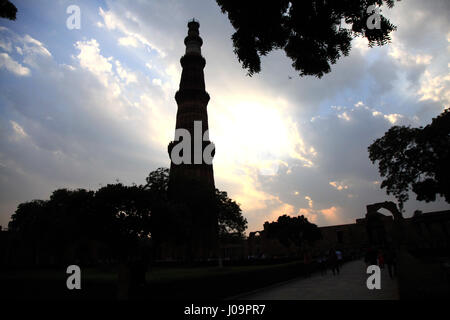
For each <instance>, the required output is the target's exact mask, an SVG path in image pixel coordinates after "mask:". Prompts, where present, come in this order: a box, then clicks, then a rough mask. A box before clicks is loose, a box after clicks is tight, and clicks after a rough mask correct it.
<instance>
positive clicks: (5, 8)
mask: <svg viewBox="0 0 450 320" xmlns="http://www.w3.org/2000/svg"><path fill="white" fill-rule="evenodd" d="M16 14H17V8H16V6H15V5H14V4H12V3H11V2H10V1H8V0H0V17H1V18H6V19H9V20H16Z"/></svg>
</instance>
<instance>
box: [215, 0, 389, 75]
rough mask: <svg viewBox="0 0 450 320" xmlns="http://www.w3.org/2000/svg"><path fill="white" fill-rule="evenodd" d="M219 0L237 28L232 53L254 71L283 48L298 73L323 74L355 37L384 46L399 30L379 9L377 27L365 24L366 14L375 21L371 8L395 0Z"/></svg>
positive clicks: (258, 70) (250, 73)
mask: <svg viewBox="0 0 450 320" xmlns="http://www.w3.org/2000/svg"><path fill="white" fill-rule="evenodd" d="M216 1H217V3H218V5H219V6H220V8H221V10H222V12H223V13H226V14H228V18H229V20H230V22H231V24H232V25H233V27H234V29H235V30H236V32H235V33H234V34H233V36H232V40H233V46H234V52H235V54H236V55H237V57H238V59H239V61H240V62H241V63H242V66H243V68H244V69H247V70H248V74H249V75H250V76H251V75H253V74H254V73H258V72H260V71H261V60H260V58H261V56H265V55H266V54H268V53H269V52H270V51H272V50H275V49H283V50H284V51H285V53H286V55H287V56H288V57H289V58H290V59H291V60H292V62H293V63H292V66H293V67H294V69H295V70H297V71H298V72H299V74H300V76H305V75H313V76H316V77H319V78H320V77H322V76H323V75H324V74H325V73H328V72H330V70H331V67H330V64H335V63H336V61H337V60H338V59H339V58H340V57H341V56H342V55H344V56H347V55H348V54H349V52H350V49H351V40H352V39H353V38H355V37H358V36H359V37H364V38H366V39H367V40H368V41H369V46H371V47H372V46H374V45H384V44H386V43H388V42H389V41H390V33H391V32H392V31H393V30H395V29H396V27H395V26H394V25H393V24H391V23H390V22H389V20H388V19H386V18H385V17H384V16H383V15H381V14H380V15H379V19H380V28H379V29H378V28H372V29H370V28H368V27H367V21H368V19H370V21H373V20H372V18H371V16H372V15H373V12H372V11H370V10H368V8H369V7H370V6H372V5H377V6H382V5H383V4H386V5H387V6H388V7H389V8H392V7H393V5H394V0H333V1H326V0H310V1H305V0H272V1H257V0H247V1H234V0H216ZM368 11H369V12H368Z"/></svg>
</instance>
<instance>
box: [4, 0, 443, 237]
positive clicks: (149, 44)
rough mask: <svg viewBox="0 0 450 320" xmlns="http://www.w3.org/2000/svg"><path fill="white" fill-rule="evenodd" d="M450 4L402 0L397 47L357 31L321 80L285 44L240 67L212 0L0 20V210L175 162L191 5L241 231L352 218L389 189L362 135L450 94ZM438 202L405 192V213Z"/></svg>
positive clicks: (224, 185)
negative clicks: (284, 222) (255, 66)
mask: <svg viewBox="0 0 450 320" xmlns="http://www.w3.org/2000/svg"><path fill="white" fill-rule="evenodd" d="M27 6H28V7H29V9H30V10H33V8H34V6H35V5H34V4H33V3H31V2H30V4H27ZM447 9H448V2H446V1H443V0H442V1H441V0H439V1H433V3H432V4H431V3H426V4H425V2H422V1H419V0H410V1H404V2H399V3H396V6H395V7H394V9H393V10H386V13H389V14H390V16H391V21H392V22H393V23H394V24H397V25H398V26H399V28H398V30H397V31H396V32H394V34H393V39H392V43H391V44H389V45H387V46H383V47H376V48H368V47H367V42H366V41H365V40H363V39H356V40H354V41H353V49H352V51H351V53H350V56H348V57H344V58H342V59H340V60H339V61H338V62H337V64H336V65H333V66H332V72H331V73H330V74H327V75H325V76H324V77H323V78H322V79H316V78H311V77H306V78H299V77H297V76H296V73H295V71H294V70H293V69H292V66H291V61H290V60H289V59H288V58H287V57H286V56H285V54H284V52H282V51H280V50H277V51H274V52H271V53H270V54H269V55H267V56H265V57H263V59H262V72H261V73H260V74H257V75H254V76H253V77H251V78H250V77H247V76H246V71H245V70H243V69H242V68H241V65H240V63H239V62H238V60H237V58H236V56H235V55H234V53H233V47H232V41H231V35H232V34H233V32H234V30H233V28H232V26H231V24H230V22H229V20H228V18H227V16H226V15H223V14H222V13H221V11H220V8H219V7H218V6H217V4H216V3H215V2H214V1H212V2H205V1H197V0H193V1H189V2H179V1H171V0H169V1H164V2H158V1H138V2H136V1H130V0H124V1H109V0H106V1H105V2H104V3H102V7H101V8H99V7H98V4H97V3H93V4H91V2H90V6H86V7H85V9H83V12H84V13H83V14H84V17H86V19H87V20H86V21H87V22H86V23H83V29H82V34H80V33H75V32H73V31H71V32H70V33H69V31H67V32H61V33H58V34H57V35H56V36H55V34H53V33H50V32H48V30H49V29H51V28H53V27H54V26H46V25H39V24H37V23H36V22H35V21H32V20H31V19H30V18H24V21H23V25H24V27H26V28H28V29H20V28H19V29H15V28H17V27H15V25H14V24H10V25H11V29H8V28H5V27H0V33H1V37H0V39H1V42H0V54H1V56H0V61H1V62H0V66H1V67H0V68H1V71H2V73H1V74H0V82H1V85H2V91H1V92H0V106H1V108H0V112H1V117H0V181H2V184H1V186H0V187H1V190H0V194H1V196H0V209H1V210H3V212H5V213H6V214H5V213H4V214H3V216H0V219H3V220H0V222H2V221H3V222H2V223H4V221H7V220H8V218H9V215H10V214H11V213H12V212H13V210H14V206H15V205H17V204H18V203H19V202H20V201H25V200H29V199H32V198H46V197H48V194H49V193H50V192H51V190H53V189H55V188H56V187H62V186H64V187H65V186H69V187H70V186H73V187H92V188H97V187H98V184H99V183H103V184H104V183H107V182H111V181H113V180H114V179H115V178H119V179H121V180H123V181H124V182H125V183H127V182H129V183H131V182H137V183H139V182H142V181H143V179H144V177H145V175H146V174H147V173H148V172H149V171H150V170H152V169H155V168H156V167H158V166H168V165H169V158H168V155H167V152H166V150H167V149H166V148H167V143H168V141H170V140H171V139H172V138H173V130H174V128H175V119H176V108H177V106H176V103H175V101H174V98H173V97H174V94H175V92H176V90H177V87H178V84H179V81H180V75H181V66H180V64H179V59H180V57H181V56H182V55H183V54H184V45H183V39H184V38H185V36H186V31H187V29H186V22H187V20H188V19H190V18H191V17H193V16H195V17H196V18H197V19H199V20H200V22H201V27H200V34H201V36H202V37H203V40H204V45H203V47H202V53H203V55H204V56H205V58H206V63H207V64H206V68H205V70H204V71H205V83H206V88H207V91H208V92H209V93H210V96H211V100H210V102H209V105H208V114H209V127H210V136H211V139H212V140H213V141H214V142H215V144H216V146H217V150H216V156H215V159H214V170H215V181H216V186H217V187H218V188H219V189H222V190H226V191H228V193H229V195H230V197H232V198H233V199H235V200H237V202H239V203H240V204H241V207H242V209H243V212H244V216H245V217H247V219H248V221H249V231H254V230H259V229H261V228H262V225H263V223H264V221H270V220H272V221H273V220H276V219H277V217H278V216H279V215H281V214H289V215H298V214H303V215H305V216H306V217H307V218H308V219H309V220H310V221H313V222H314V223H317V224H318V225H330V224H337V223H348V222H352V221H354V219H356V218H359V217H361V216H362V215H364V214H365V206H366V205H367V204H368V203H373V202H378V201H385V200H388V199H392V198H391V197H387V196H386V194H385V192H384V190H380V188H379V186H380V185H379V183H380V181H381V178H380V177H379V175H378V172H377V168H376V166H374V165H372V164H371V163H370V161H369V159H368V154H367V147H368V145H370V144H371V143H372V142H373V141H374V140H375V139H376V138H379V137H381V136H382V135H383V134H384V132H385V131H387V130H388V129H389V127H391V126H392V125H412V126H420V125H425V124H427V123H429V121H430V120H431V118H432V117H435V116H436V115H437V114H439V113H440V112H441V111H442V109H443V108H444V107H446V106H447V107H448V106H449V94H448V92H449V78H448V64H449V63H448V54H447V53H448V46H449V42H448V38H449V34H448V30H449V22H448V21H450V19H448V12H450V11H449V10H447ZM49 17H50V16H49ZM167 17H170V19H167ZM89 23H91V24H89ZM13 30H14V31H13ZM19 30H34V31H33V32H29V34H26V33H24V32H23V31H19ZM14 62H15V63H14ZM21 68H22V69H21ZM4 70H7V72H3V71H4ZM13 70H15V71H13ZM27 70H28V71H27ZM11 73H13V74H15V75H17V77H11ZM19 75H22V76H19ZM289 77H290V78H289ZM14 124H16V125H14ZM21 132H23V133H24V134H26V136H24V135H23V134H21ZM20 137H22V138H20ZM374 181H376V182H377V183H378V184H375V183H374ZM412 198H414V197H412ZM12 199H13V200H12ZM444 205H445V204H443V202H442V201H437V202H436V203H432V204H424V203H422V202H417V201H414V200H411V201H410V202H409V203H408V204H407V206H406V209H407V212H408V213H410V212H412V211H414V210H415V209H421V210H423V211H429V210H432V209H440V208H443V206H444Z"/></svg>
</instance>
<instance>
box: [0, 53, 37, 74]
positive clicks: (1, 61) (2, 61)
mask: <svg viewBox="0 0 450 320" xmlns="http://www.w3.org/2000/svg"><path fill="white" fill-rule="evenodd" d="M0 68H5V69H6V70H8V71H9V72H11V73H14V74H15V75H18V76H28V75H30V73H31V71H30V69H29V68H27V67H24V66H23V65H21V64H20V63H18V62H17V61H15V60H14V59H12V58H11V57H10V56H9V55H8V54H7V53H0Z"/></svg>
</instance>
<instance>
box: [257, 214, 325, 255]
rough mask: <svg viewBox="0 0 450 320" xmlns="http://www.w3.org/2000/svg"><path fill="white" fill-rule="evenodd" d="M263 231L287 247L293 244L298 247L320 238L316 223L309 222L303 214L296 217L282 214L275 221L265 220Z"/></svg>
mask: <svg viewBox="0 0 450 320" xmlns="http://www.w3.org/2000/svg"><path fill="white" fill-rule="evenodd" d="M264 232H265V233H266V235H267V237H268V238H272V239H277V240H278V241H279V242H280V243H281V244H282V245H283V246H285V247H287V248H289V247H290V246H291V245H294V246H296V247H297V248H299V249H300V248H301V247H302V244H303V243H305V242H307V243H308V244H312V243H314V242H315V241H316V240H319V239H321V238H322V235H321V233H320V229H319V228H318V227H317V225H315V224H313V223H311V222H309V221H308V219H307V218H305V217H304V216H303V215H301V216H296V217H291V216H288V215H282V216H280V217H278V219H277V221H273V222H268V221H266V222H265V223H264Z"/></svg>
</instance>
